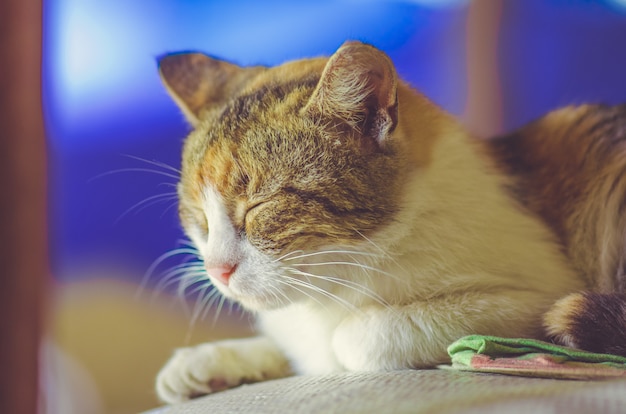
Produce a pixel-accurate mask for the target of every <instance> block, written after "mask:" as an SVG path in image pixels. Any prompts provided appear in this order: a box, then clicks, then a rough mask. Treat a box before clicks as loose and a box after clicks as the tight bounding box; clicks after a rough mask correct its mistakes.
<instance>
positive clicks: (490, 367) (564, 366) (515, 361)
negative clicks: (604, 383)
mask: <svg viewBox="0 0 626 414" xmlns="http://www.w3.org/2000/svg"><path fill="white" fill-rule="evenodd" d="M448 354H449V355H450V358H451V360H452V365H451V366H447V367H442V368H448V369H450V368H451V369H457V370H463V371H477V372H488V373H498V374H508V375H519V376H529V377H542V378H562V379H580V380H583V379H584V380H589V379H608V378H618V377H626V358H624V357H621V356H617V355H608V354H595V353H592V352H585V351H581V350H579V349H574V348H568V347H564V346H559V345H555V344H551V343H548V342H543V341H537V340H534V339H525V338H521V339H515V338H498V337H494V336H483V335H470V336H466V337H464V338H461V339H459V340H458V341H456V342H454V343H453V344H451V345H450V346H449V347H448Z"/></svg>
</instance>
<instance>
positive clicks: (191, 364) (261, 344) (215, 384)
mask: <svg viewBox="0 0 626 414" xmlns="http://www.w3.org/2000/svg"><path fill="white" fill-rule="evenodd" d="M290 373H291V370H290V367H289V363H288V362H287V359H286V358H285V357H284V356H283V354H282V353H281V352H280V350H279V349H278V348H277V347H276V345H275V344H274V343H273V342H271V341H270V340H269V339H267V338H265V337H255V338H244V339H233V340H226V341H219V342H210V343H205V344H201V345H197V346H194V347H188V348H180V349H177V350H176V351H175V352H174V355H173V356H172V357H171V358H170V360H169V361H168V362H167V364H166V365H165V366H164V367H163V368H162V369H161V371H160V372H159V374H158V375H157V379H156V391H157V395H158V397H159V398H160V399H161V400H162V401H163V402H166V403H169V404H173V403H177V402H182V401H186V400H188V399H190V398H193V397H197V396H200V395H204V394H209V393H212V392H216V391H221V390H224V389H227V388H232V387H236V386H238V385H241V384H243V383H250V382H258V381H264V380H268V379H274V378H281V377H285V376H288V375H290Z"/></svg>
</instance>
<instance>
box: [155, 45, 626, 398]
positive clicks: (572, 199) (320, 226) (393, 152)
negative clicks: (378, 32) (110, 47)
mask: <svg viewBox="0 0 626 414" xmlns="http://www.w3.org/2000/svg"><path fill="white" fill-rule="evenodd" d="M161 73H162V76H163V79H164V81H165V83H166V86H167V87H168V89H169V90H170V92H172V94H173V96H174V98H175V99H176V100H177V102H178V103H179V104H180V105H181V107H182V109H183V111H184V112H185V113H186V115H187V117H188V118H189V120H190V121H191V122H192V124H194V126H196V130H195V131H194V132H193V133H192V134H191V135H190V137H189V138H188V140H187V143H186V145H185V150H184V155H183V175H182V179H181V184H180V188H179V192H180V201H181V203H180V210H181V219H182V222H183V225H184V227H185V229H186V231H187V233H188V234H189V236H190V237H191V239H192V240H193V242H194V244H195V245H196V246H197V247H198V251H199V255H200V256H201V257H202V259H203V260H204V262H205V267H206V268H207V273H208V275H209V277H210V278H211V280H212V282H213V283H214V284H215V285H216V287H218V289H220V291H221V292H222V293H223V294H224V295H225V296H227V297H229V298H231V299H233V300H236V301H238V302H239V303H241V304H242V305H243V306H244V307H245V308H248V309H250V310H252V311H255V312H256V314H257V316H258V321H259V330H260V332H261V333H262V335H263V336H261V337H259V338H254V339H245V340H238V341H228V342H224V343H215V344H203V345H200V346H198V347H196V348H186V349H183V350H179V351H178V352H177V353H176V354H175V356H174V357H173V358H172V359H171V360H170V362H169V363H168V364H167V365H166V367H165V368H164V369H163V370H162V371H161V373H160V374H159V377H158V379H157V390H158V393H159V396H160V397H161V398H162V399H163V400H165V401H168V402H174V401H179V400H184V399H186V398H189V397H190V396H194V395H198V394H203V393H208V392H212V391H215V390H219V389H222V388H225V387H231V386H235V385H238V384H240V383H242V382H249V381H259V380H263V379H267V378H277V377H282V376H286V375H289V374H291V373H292V372H296V373H311V374H321V373H329V372H335V371H341V370H390V369H399V368H410V367H412V368H416V367H432V366H435V365H437V364H439V363H444V362H446V361H447V355H446V347H447V345H449V344H450V343H451V342H453V341H454V340H456V339H458V338H460V337H462V336H464V335H469V334H491V335H498V336H507V337H533V338H546V337H547V336H548V335H549V336H551V337H553V338H556V339H559V340H560V341H562V342H564V343H566V344H569V345H579V346H583V345H584V346H586V347H587V348H593V347H592V346H589V345H588V344H587V343H586V342H585V341H589V336H588V335H586V334H585V333H586V332H588V329H587V327H586V326H582V325H580V324H579V323H578V322H580V321H584V320H585V317H580V318H579V317H578V316H580V315H579V314H583V313H585V312H587V313H586V314H587V315H591V316H592V320H594V321H597V320H598V316H599V315H600V316H603V315H604V314H606V313H607V312H608V311H615V312H614V314H615V315H614V316H615V317H616V318H617V320H615V321H613V320H611V319H610V318H608V319H607V321H605V322H601V323H600V325H602V326H600V325H598V328H599V329H600V330H606V329H607V328H610V327H612V326H615V329H616V330H617V334H615V335H613V337H612V336H611V335H608V334H607V335H605V337H603V339H601V340H598V344H600V345H598V346H599V347H600V350H610V351H614V352H621V353H624V352H625V348H626V343H625V342H624V338H626V333H624V326H622V325H615V324H619V323H624V321H625V320H626V316H624V314H625V313H626V312H624V310H623V309H622V308H621V307H620V306H623V303H624V301H623V300H622V298H621V296H617V295H613V296H611V295H606V296H598V297H599V298H600V299H601V300H600V301H602V300H604V301H605V302H606V304H605V305H603V306H600V307H599V308H598V309H595V308H593V306H592V304H593V303H597V302H598V300H596V299H598V297H595V298H594V297H592V295H586V296H585V295H584V294H577V293H576V292H581V291H593V292H598V293H603V294H614V293H618V294H621V293H622V292H623V284H624V257H625V253H624V242H625V235H626V220H625V218H624V214H623V213H624V208H625V207H624V205H625V204H626V201H625V200H626V199H625V196H624V194H625V193H626V178H625V177H624V175H625V174H624V171H626V170H625V169H626V148H624V146H625V145H626V109H625V108H624V107H613V108H608V107H607V108H604V107H594V106H586V107H578V108H569V109H563V110H560V111H558V112H555V113H553V114H550V115H548V116H547V117H546V118H543V119H542V120H540V121H538V122H537V123H535V124H532V125H530V126H528V127H525V128H524V129H522V130H520V131H518V132H516V133H514V134H511V135H509V136H506V137H502V138H499V139H496V140H493V141H479V140H474V139H472V138H471V137H470V136H469V135H468V134H467V133H466V132H465V131H464V130H463V128H462V127H461V126H459V125H458V124H457V122H456V121H455V120H453V119H452V118H451V117H450V116H448V115H447V114H445V113H444V112H443V111H441V110H440V109H438V108H437V107H436V106H434V105H433V104H432V103H430V102H429V101H428V100H427V99H426V98H424V97H423V96H421V95H419V94H418V93H416V92H415V91H413V90H411V89H410V88H409V87H408V86H407V85H405V84H403V83H402V82H399V81H398V80H397V78H396V74H395V70H394V68H393V65H392V64H391V62H390V61H389V59H388V58H387V57H386V56H385V55H384V54H383V53H382V52H380V51H378V50H376V49H374V48H373V47H371V46H367V45H363V44H360V43H346V44H345V45H344V46H342V48H341V49H339V51H337V53H335V54H334V55H333V56H332V57H331V58H330V59H311V60H303V61H297V62H292V63H288V64H285V65H283V66H279V67H276V68H272V69H266V68H260V67H255V68H248V69H243V68H239V67H236V66H234V65H231V64H227V63H225V62H222V61H217V60H214V59H211V58H208V57H206V56H204V55H200V54H181V55H170V56H168V57H166V58H164V59H162V60H161ZM594 130H595V131H594ZM209 229H210V231H209ZM572 294H573V295H572ZM568 295H569V296H568ZM562 298H565V299H562ZM559 300H560V302H558V304H557V305H556V306H554V305H555V303H557V301H559ZM594 300H595V301H594ZM587 308H589V309H587ZM609 308H610V309H609ZM551 309H552V310H551ZM546 313H547V315H548V316H547V317H546V316H545V315H546ZM609 313H610V312H609ZM620 318H622V319H620ZM544 319H545V321H546V322H545V324H547V326H546V327H545V328H544ZM603 323H604V325H603ZM612 324H613V325H612ZM592 325H593V324H592ZM546 329H547V331H546ZM603 341H604V342H603ZM603 347H604V348H603ZM593 350H596V349H593Z"/></svg>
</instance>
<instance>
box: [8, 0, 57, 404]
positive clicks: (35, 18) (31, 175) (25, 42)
mask: <svg viewBox="0 0 626 414" xmlns="http://www.w3.org/2000/svg"><path fill="white" fill-rule="evenodd" d="M41 17H42V16H41V1H40V0H5V1H2V2H0V189H1V191H2V195H0V240H1V241H0V269H2V274H1V275H0V367H2V369H1V370H0V412H1V413H15V414H22V413H25V414H26V413H36V412H37V405H38V401H37V394H38V392H37V389H38V374H37V372H38V354H39V339H40V333H41V325H42V299H43V287H44V284H45V282H44V281H45V275H46V274H47V272H48V267H47V240H46V237H47V236H46V182H45V180H46V156H45V141H44V131H43V120H42V114H41V31H42V27H41Z"/></svg>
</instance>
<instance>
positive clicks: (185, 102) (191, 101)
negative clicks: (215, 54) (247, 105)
mask: <svg viewBox="0 0 626 414" xmlns="http://www.w3.org/2000/svg"><path fill="white" fill-rule="evenodd" d="M157 61H158V65H159V74H160V76H161V80H162V82H163V84H164V85H165V88H166V89H167V91H168V92H169V94H170V96H171V97H172V99H173V100H174V102H176V104H177V105H178V106H179V107H180V109H181V110H182V111H183V114H184V115H185V117H186V118H187V120H188V121H189V122H190V123H191V124H192V125H193V126H196V125H197V124H198V123H199V122H200V119H201V116H202V112H203V111H205V110H206V109H208V108H210V107H212V106H216V105H220V104H223V103H224V102H226V101H227V100H228V99H230V98H231V97H232V96H234V95H235V94H236V93H237V92H238V91H239V90H241V89H242V88H243V87H244V86H245V85H246V84H247V82H248V81H249V80H250V79H251V78H252V77H254V76H256V75H257V74H258V73H259V72H261V71H263V70H264V69H265V68H263V67H260V66H256V67H249V68H243V67H240V66H237V65H234V64H232V63H228V62H225V61H223V60H219V59H215V58H212V57H210V56H207V55H205V54H203V53H197V52H183V53H172V54H168V55H164V56H161V57H160V58H158V60H157Z"/></svg>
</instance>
